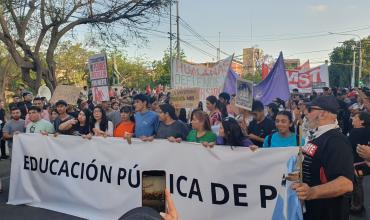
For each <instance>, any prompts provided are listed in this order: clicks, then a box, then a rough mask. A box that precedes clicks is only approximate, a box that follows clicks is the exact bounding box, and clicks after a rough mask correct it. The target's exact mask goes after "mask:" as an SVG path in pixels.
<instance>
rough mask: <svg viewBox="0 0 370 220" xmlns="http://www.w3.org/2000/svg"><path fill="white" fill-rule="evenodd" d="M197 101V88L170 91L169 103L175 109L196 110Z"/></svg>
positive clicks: (198, 98)
mask: <svg viewBox="0 0 370 220" xmlns="http://www.w3.org/2000/svg"><path fill="white" fill-rule="evenodd" d="M199 100H200V94H199V88H189V89H173V90H171V102H172V105H173V106H174V107H175V108H197V107H198V103H199Z"/></svg>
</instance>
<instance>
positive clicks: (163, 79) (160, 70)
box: [152, 49, 186, 86]
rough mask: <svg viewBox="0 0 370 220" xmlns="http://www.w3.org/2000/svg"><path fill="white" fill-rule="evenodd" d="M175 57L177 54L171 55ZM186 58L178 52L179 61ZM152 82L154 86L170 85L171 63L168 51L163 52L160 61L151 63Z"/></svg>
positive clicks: (182, 53) (182, 52)
mask: <svg viewBox="0 0 370 220" xmlns="http://www.w3.org/2000/svg"><path fill="white" fill-rule="evenodd" d="M172 56H173V57H176V56H177V53H174V54H173V55H172ZM185 58H186V56H185V53H184V51H181V52H180V59H181V60H184V59H185ZM152 68H153V81H154V84H155V85H159V84H160V85H164V86H169V85H170V84H171V61H170V51H169V49H167V50H165V51H164V54H163V58H162V60H156V61H153V63H152Z"/></svg>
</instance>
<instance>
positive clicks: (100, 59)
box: [89, 54, 109, 102]
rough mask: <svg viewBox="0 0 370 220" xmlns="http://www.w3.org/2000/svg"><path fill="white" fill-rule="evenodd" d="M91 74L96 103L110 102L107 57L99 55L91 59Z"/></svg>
mask: <svg viewBox="0 0 370 220" xmlns="http://www.w3.org/2000/svg"><path fill="white" fill-rule="evenodd" d="M89 72H90V81H91V88H92V92H93V100H94V101H98V102H101V101H109V79H108V68H107V57H106V55H105V54H97V55H94V56H92V57H90V58H89Z"/></svg>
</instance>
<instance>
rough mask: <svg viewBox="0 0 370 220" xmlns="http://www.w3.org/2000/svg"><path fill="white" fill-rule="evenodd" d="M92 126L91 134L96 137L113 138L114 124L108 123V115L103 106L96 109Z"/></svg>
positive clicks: (92, 118)
mask: <svg viewBox="0 0 370 220" xmlns="http://www.w3.org/2000/svg"><path fill="white" fill-rule="evenodd" d="M91 125H92V126H91V132H92V133H93V134H94V135H95V136H104V137H106V136H109V137H112V136H113V123H112V122H111V121H108V119H107V115H106V114H105V111H104V109H103V108H102V107H101V106H95V107H94V109H93V116H92V117H91Z"/></svg>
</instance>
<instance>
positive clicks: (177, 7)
mask: <svg viewBox="0 0 370 220" xmlns="http://www.w3.org/2000/svg"><path fill="white" fill-rule="evenodd" d="M176 14H177V15H176V23H177V59H180V21H179V20H180V16H179V0H177V1H176Z"/></svg>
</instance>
